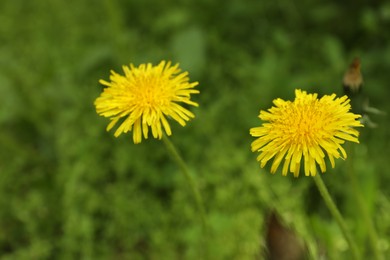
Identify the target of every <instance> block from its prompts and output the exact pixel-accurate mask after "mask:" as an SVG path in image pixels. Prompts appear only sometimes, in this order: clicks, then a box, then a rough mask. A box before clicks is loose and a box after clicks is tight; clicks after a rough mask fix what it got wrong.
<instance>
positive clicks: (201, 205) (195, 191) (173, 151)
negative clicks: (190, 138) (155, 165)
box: [162, 134, 206, 229]
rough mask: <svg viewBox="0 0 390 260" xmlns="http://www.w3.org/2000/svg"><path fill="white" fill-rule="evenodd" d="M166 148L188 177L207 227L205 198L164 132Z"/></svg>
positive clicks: (204, 226) (204, 225)
mask: <svg viewBox="0 0 390 260" xmlns="http://www.w3.org/2000/svg"><path fill="white" fill-rule="evenodd" d="M162 140H163V142H164V144H165V146H166V148H167V149H168V152H169V153H170V154H171V156H172V158H173V159H174V160H175V162H176V163H177V164H178V166H179V167H180V168H181V171H182V173H183V174H184V177H185V178H186V180H187V182H188V184H189V185H190V188H191V191H192V193H193V196H194V199H195V202H196V205H197V207H198V210H199V214H200V218H201V221H202V225H203V228H204V229H206V215H205V210H204V206H203V200H202V196H201V195H200V192H199V189H198V187H197V185H196V183H195V180H194V178H193V177H192V175H191V174H190V172H189V170H188V167H187V164H186V163H185V162H184V160H183V158H182V157H181V156H180V154H179V152H178V150H177V149H176V147H175V146H174V144H173V143H172V142H171V140H169V138H168V137H167V136H166V135H165V134H164V135H163V138H162Z"/></svg>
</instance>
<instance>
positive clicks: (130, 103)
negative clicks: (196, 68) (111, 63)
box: [95, 61, 199, 143]
mask: <svg viewBox="0 0 390 260" xmlns="http://www.w3.org/2000/svg"><path fill="white" fill-rule="evenodd" d="M123 71H124V73H125V75H123V76H122V75H120V74H117V73H116V72H114V71H111V76H110V80H111V82H107V81H104V80H100V81H99V82H100V84H102V85H104V86H106V88H105V89H104V90H103V93H101V95H100V96H99V97H98V98H97V99H96V100H95V106H96V112H97V113H98V114H99V115H101V116H104V117H109V118H110V120H111V122H110V123H109V124H108V126H107V131H109V130H110V129H111V128H112V127H113V126H114V125H115V124H116V123H117V122H118V121H119V120H120V119H121V118H123V121H122V123H121V124H120V126H119V127H118V128H117V130H116V131H115V134H114V135H115V137H118V136H119V135H120V134H121V133H127V132H129V131H133V140H134V143H140V142H141V141H142V135H143V136H144V138H145V139H146V138H148V132H149V127H150V128H151V131H152V135H153V137H154V138H159V139H161V137H162V135H163V132H162V131H163V130H162V127H163V128H164V130H165V132H166V133H167V135H171V134H172V132H171V128H170V125H169V123H168V120H167V118H172V119H174V120H175V121H177V122H178V123H179V124H180V125H182V126H184V125H185V124H186V121H189V120H190V119H191V118H194V117H195V116H194V114H193V113H192V112H190V111H189V110H187V109H186V108H184V107H182V106H181V105H180V104H179V103H185V104H188V105H192V106H198V104H197V103H195V102H193V101H191V100H190V98H191V97H190V96H191V94H197V93H199V91H198V90H196V89H194V87H195V86H196V85H198V82H193V83H189V78H188V72H182V73H180V72H181V70H180V69H179V64H176V65H174V66H171V62H165V61H161V62H160V63H159V64H158V65H157V66H152V64H151V63H148V64H141V65H140V66H139V67H134V65H133V64H130V68H129V67H128V66H123Z"/></svg>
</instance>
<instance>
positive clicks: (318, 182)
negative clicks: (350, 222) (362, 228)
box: [313, 173, 360, 259]
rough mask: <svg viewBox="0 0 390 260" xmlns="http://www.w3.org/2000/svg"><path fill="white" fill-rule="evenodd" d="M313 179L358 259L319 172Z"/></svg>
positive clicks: (353, 242) (356, 250) (351, 240)
mask: <svg viewBox="0 0 390 260" xmlns="http://www.w3.org/2000/svg"><path fill="white" fill-rule="evenodd" d="M313 179H314V182H315V184H316V185H317V188H318V190H319V192H320V193H321V196H322V198H323V199H324V201H325V204H326V206H327V207H328V209H329V211H330V213H331V214H332V215H333V217H334V218H335V219H336V221H337V224H338V225H339V227H340V229H341V231H342V232H343V234H344V237H345V239H346V240H347V242H348V244H349V247H350V250H351V252H352V255H353V259H360V257H359V252H358V248H357V246H356V243H355V241H354V240H353V238H352V235H351V233H350V232H349V231H348V228H347V226H346V224H345V222H344V219H343V217H342V216H341V214H340V211H339V210H338V209H337V206H336V204H335V203H334V201H333V199H332V197H331V196H330V194H329V191H328V189H327V188H326V186H325V183H324V182H323V181H322V178H321V176H320V173H317V174H316V176H314V178H313Z"/></svg>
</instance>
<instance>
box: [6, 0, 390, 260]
mask: <svg viewBox="0 0 390 260" xmlns="http://www.w3.org/2000/svg"><path fill="white" fill-rule="evenodd" d="M369 3H370V4H368V2H367V1H360V0H358V1H357V0H354V1H351V0H347V1H342V2H340V1H325V0H321V1H310V0H302V1H289V0H278V1H260V0H258V1H243V0H232V1H210V0H198V1H196V0H177V1H173V0H165V1H151V0H144V1H138V0H133V1H126V0H117V1H114V0H104V1H76V0H68V1H60V0H53V1H44V0H34V1H18V0H15V1H1V2H0V129H1V130H0V258H1V259H263V258H264V257H265V245H266V241H265V229H266V223H267V222H266V218H267V215H268V214H269V212H270V210H271V209H276V210H277V211H278V212H279V214H280V216H281V219H282V220H283V223H284V224H285V225H286V226H288V227H290V228H291V229H293V230H295V232H296V234H297V237H299V239H301V240H302V241H304V243H305V244H306V251H307V253H306V254H307V256H308V258H309V259H319V258H320V257H327V259H348V257H349V256H350V255H349V254H350V253H349V251H348V249H347V244H346V242H345V240H344V238H343V236H342V234H341V232H340V230H339V228H338V226H337V224H336V222H335V221H334V220H333V219H332V217H331V215H330V214H329V211H328V210H327V208H326V207H325V204H324V203H323V200H322V198H321V197H320V195H319V194H318V192H317V191H316V188H315V186H314V185H313V181H312V179H311V178H304V177H302V178H299V179H294V178H293V177H292V176H288V177H282V176H281V173H280V171H278V172H277V174H275V175H271V174H270V173H269V167H266V168H265V169H260V167H259V164H258V163H257V162H256V159H255V158H256V154H254V153H252V152H251V151H250V143H251V142H252V141H253V138H252V137H250V136H249V128H251V127H254V126H259V125H260V124H261V122H260V121H259V119H258V118H257V116H258V113H259V110H260V109H267V108H269V107H270V106H271V105H272V100H273V99H275V98H277V97H281V98H284V99H293V97H294V89H296V88H301V89H303V90H306V91H309V92H317V93H320V94H331V93H337V94H339V95H340V94H342V88H341V80H342V76H343V73H344V71H345V70H346V68H347V67H348V64H349V63H350V62H351V60H352V59H353V58H354V57H355V56H359V57H360V58H361V60H362V71H363V75H364V79H365V88H364V93H365V94H366V95H367V96H368V97H369V98H370V104H371V105H372V106H374V107H377V108H379V109H381V110H383V111H390V102H389V100H388V99H389V97H390V88H389V82H390V73H389V69H390V31H389V28H390V3H389V2H388V1H370V2H369ZM162 59H167V60H172V61H173V62H174V63H176V62H179V63H180V65H181V67H182V68H183V69H184V70H187V71H189V73H190V78H191V81H199V83H200V84H199V87H198V89H199V90H200V91H201V93H200V94H199V95H194V97H193V100H194V101H196V102H198V103H199V104H200V106H199V108H191V110H192V111H193V112H194V113H195V114H196V118H195V119H194V120H192V121H191V122H189V124H188V125H187V126H186V127H184V128H183V127H181V126H179V125H178V124H176V123H174V122H172V124H171V126H172V127H173V135H172V137H171V140H172V142H173V143H175V144H176V145H177V147H178V149H179V150H180V151H181V153H182V155H183V157H184V158H185V160H186V161H187V163H188V165H189V167H190V169H191V172H192V174H193V175H194V177H195V178H196V180H197V183H198V185H199V188H200V190H201V193H202V196H203V198H204V201H205V206H206V210H207V215H208V222H209V232H208V233H207V236H206V237H205V236H204V234H203V233H202V227H201V222H200V220H199V217H198V214H197V211H196V206H195V203H194V200H193V197H192V194H191V193H190V189H189V187H188V184H187V182H186V180H185V178H184V177H183V175H182V174H181V173H180V169H179V168H178V167H177V165H176V164H175V163H174V161H173V160H172V159H171V158H170V157H169V154H168V153H167V150H166V149H165V147H164V145H163V143H162V142H161V141H159V140H154V139H148V140H146V141H143V142H142V143H141V144H139V145H135V144H133V142H132V136H131V134H127V135H121V136H120V137H119V138H114V137H113V132H109V133H107V132H106V131H105V127H106V125H107V124H108V120H107V119H105V118H102V117H99V116H98V115H97V114H96V112H95V109H94V105H93V102H94V100H95V98H96V97H97V96H98V95H99V94H100V92H101V91H102V89H103V87H102V86H101V85H99V84H98V80H99V79H105V80H107V79H108V78H109V71H110V70H111V69H113V70H115V71H117V72H121V66H122V65H123V64H129V63H134V64H135V65H138V64H140V63H145V62H152V63H154V64H157V63H158V62H159V61H160V60H162ZM388 116H389V115H387V116H372V117H371V119H372V120H373V121H374V122H376V123H378V125H379V127H378V128H375V129H370V128H364V129H361V137H360V141H361V143H360V144H359V145H357V144H353V145H351V148H352V150H353V153H352V154H351V155H353V156H350V157H349V158H348V160H347V161H342V160H341V159H339V160H338V161H337V162H336V168H335V169H331V168H330V165H329V167H328V168H329V170H328V171H327V173H326V174H325V175H324V176H323V178H324V181H325V182H326V184H327V185H328V188H329V190H330V192H331V194H332V195H333V196H334V198H335V199H336V201H337V204H338V206H339V207H340V210H341V212H342V213H343V215H344V217H345V219H346V222H347V224H348V226H349V228H350V230H351V231H352V233H353V235H354V236H355V237H356V240H357V243H358V246H359V249H360V250H361V252H362V254H363V256H364V257H363V258H365V257H369V256H372V249H371V248H370V246H369V243H368V240H367V239H368V227H367V225H366V223H365V221H364V219H363V218H362V217H361V213H360V212H359V211H358V207H357V202H356V198H355V197H354V195H353V194H354V193H353V187H352V186H351V185H350V180H349V178H348V175H347V174H346V170H347V168H348V167H347V164H348V162H350V165H352V168H353V170H354V174H355V175H356V176H357V177H358V180H359V186H360V187H359V192H360V193H361V194H362V195H363V197H364V200H365V206H366V207H367V209H368V212H369V214H370V218H371V220H372V222H373V223H374V225H375V227H376V229H377V232H378V237H379V241H378V246H379V248H380V250H381V252H382V253H383V255H389V254H390V249H389V246H390V245H389V238H390V214H389V212H390V200H389V189H388V187H389V184H390V174H389V159H388V158H389V144H390V131H389V130H388V129H389V127H390V123H389V120H388V119H389V117H388Z"/></svg>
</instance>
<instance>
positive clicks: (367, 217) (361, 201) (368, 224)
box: [346, 144, 384, 260]
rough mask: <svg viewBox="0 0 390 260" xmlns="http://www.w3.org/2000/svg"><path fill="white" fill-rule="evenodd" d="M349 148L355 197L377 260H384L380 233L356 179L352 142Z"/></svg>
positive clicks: (349, 169)
mask: <svg viewBox="0 0 390 260" xmlns="http://www.w3.org/2000/svg"><path fill="white" fill-rule="evenodd" d="M346 148H347V154H348V155H349V160H348V162H347V172H348V176H349V179H350V183H351V185H352V190H353V193H354V196H355V199H356V201H357V204H358V207H359V210H360V213H361V216H362V217H363V220H364V222H365V226H366V227H367V231H368V237H369V241H370V244H371V247H372V250H373V253H374V257H375V258H374V259H376V260H382V259H384V258H383V256H382V255H381V253H380V251H379V248H378V235H377V233H376V230H375V228H374V224H373V222H372V219H371V217H370V213H369V212H368V209H367V207H366V204H365V203H364V199H363V197H362V193H361V192H360V188H359V184H358V181H357V180H356V177H355V174H354V169H353V161H352V158H353V149H352V147H351V145H350V144H348V146H347V147H346Z"/></svg>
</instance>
